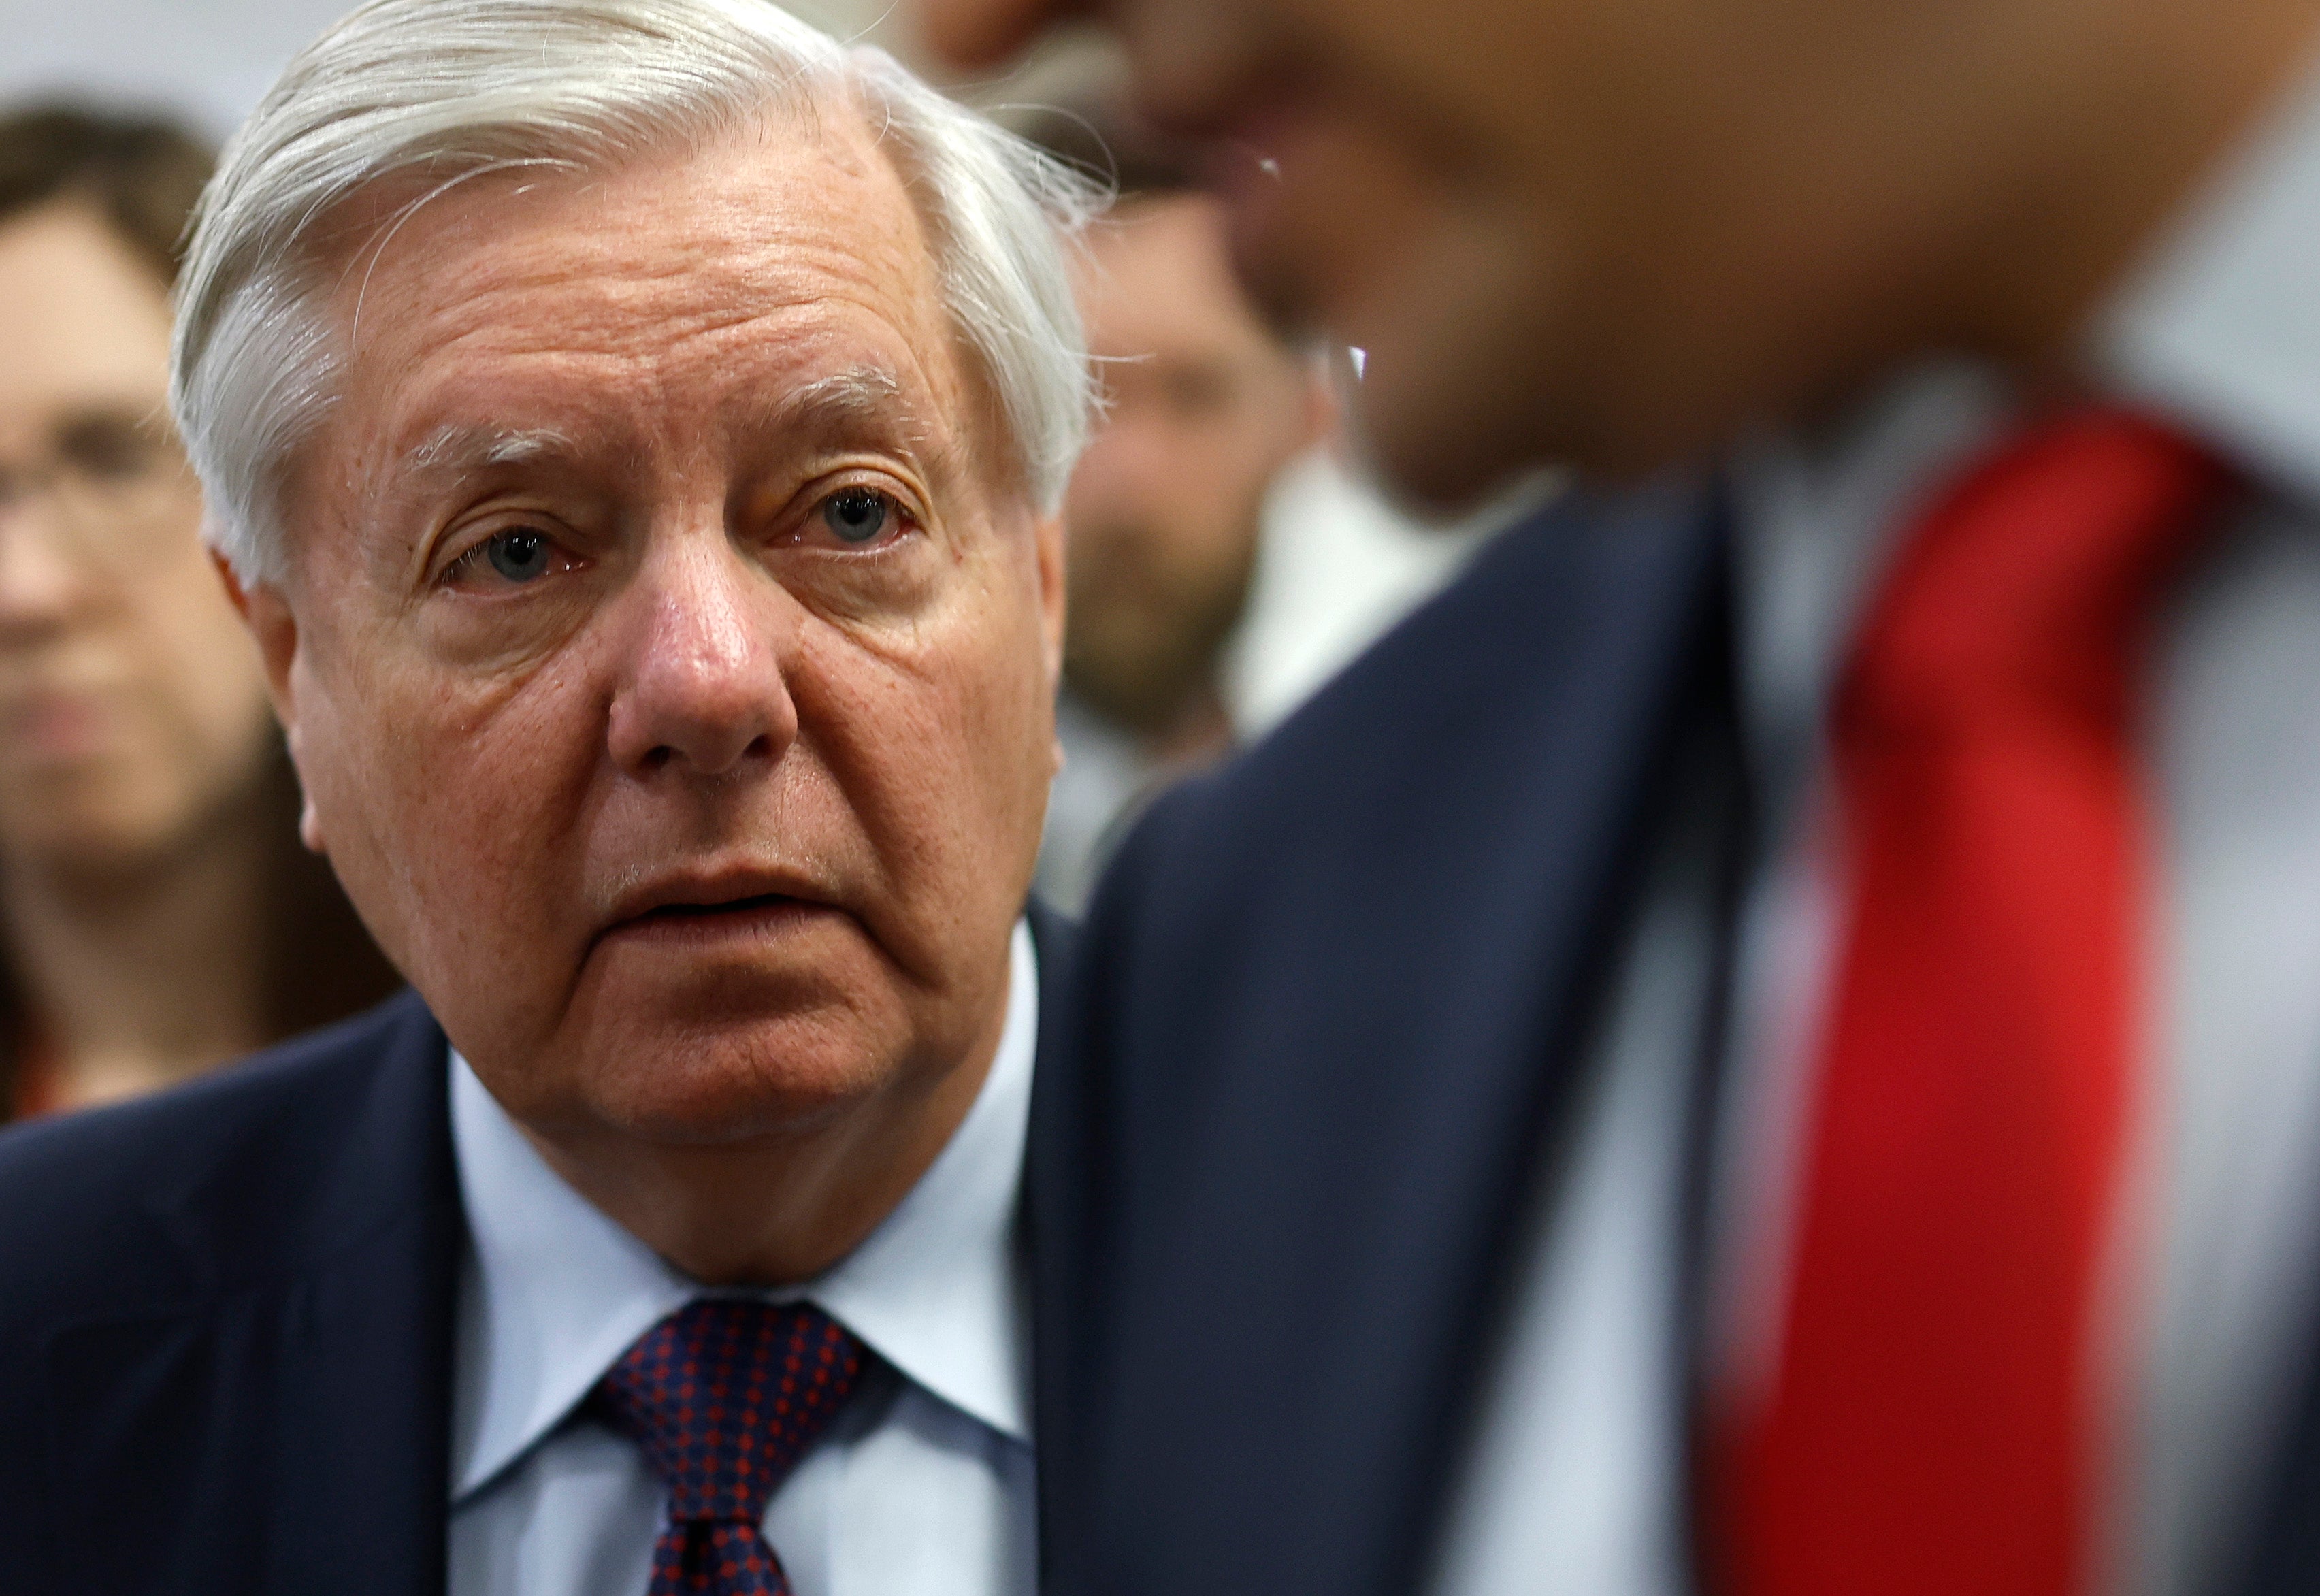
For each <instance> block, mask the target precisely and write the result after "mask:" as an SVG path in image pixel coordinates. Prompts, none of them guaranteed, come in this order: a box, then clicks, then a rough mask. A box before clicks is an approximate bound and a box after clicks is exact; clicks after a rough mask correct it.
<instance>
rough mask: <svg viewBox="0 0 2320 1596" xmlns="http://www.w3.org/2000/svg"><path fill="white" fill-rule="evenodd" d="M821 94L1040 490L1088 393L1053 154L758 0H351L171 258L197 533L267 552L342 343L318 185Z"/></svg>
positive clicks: (1032, 485) (684, 126) (611, 150)
mask: <svg viewBox="0 0 2320 1596" xmlns="http://www.w3.org/2000/svg"><path fill="white" fill-rule="evenodd" d="M833 104H850V105H852V106H854V107H856V108H857V109H858V110H859V111H860V112H861V113H862V114H863V115H864V116H865V118H866V119H867V120H868V122H869V123H870V125H871V127H872V128H873V129H874V130H877V131H879V132H880V136H881V141H882V144H883V146H884V149H885V150H886V151H887V152H888V154H889V156H890V158H891V159H893V160H894V162H895V164H896V168H897V169H898V170H899V171H900V172H901V173H902V177H903V179H904V181H905V183H906V184H907V185H908V186H909V188H910V191H911V195H912V196H913V199H914V201H915V203H916V204H918V205H919V206H920V214H921V218H922V220H923V221H924V222H925V223H926V224H927V227H928V231H929V234H930V236H931V239H932V240H933V247H934V249H935V253H936V265H937V271H938V279H939V281H940V284H941V287H942V293H943V295H944V298H945V301H946V303H947V307H948V310H949V313H950V315H951V319H952V321H953V322H954V324H955V327H956V332H957V334H958V336H959V337H960V338H961V339H962V340H964V343H965V347H966V348H967V349H969V350H970V351H971V352H972V355H973V358H974V361H975V362H976V363H978V364H979V365H980V366H981V367H982V375H983V377H984V378H985V379H986V380H988V382H989V383H990V384H991V386H992V392H993V394H994V395H995V396H996V398H997V400H998V403H999V408H1000V411H1001V414H1002V415H1003V417H1004V419H1005V421H1006V423H1007V426H1008V429H1009V431H1010V435H1011V442H1012V444H1013V446H1014V449H1015V450H1016V452H1017V454H1018V457H1019V458H1018V460H1017V461H1016V462H1015V464H1016V465H1017V466H1018V467H1019V468H1020V471H1021V474H1022V478H1023V481H1024V483H1025V485H1026V486H1027V487H1028V488H1029V492H1030V494H1032V496H1033V497H1034V499H1035V500H1036V501H1037V502H1038V505H1039V507H1040V508H1041V509H1042V510H1052V509H1053V508H1054V507H1055V506H1056V504H1057V503H1060V502H1061V499H1062V494H1063V489H1064V484H1065V478H1066V477H1067V476H1069V474H1070V471H1071V467H1072V465H1073V462H1074V460H1075V459H1076V458H1078V456H1079V452H1080V449H1081V448H1082V447H1083V444H1084V443H1085V441H1086V437H1087V425H1088V417H1089V412H1090V405H1091V396H1092V394H1091V384H1090V379H1089V374H1088V362H1087V356H1086V347H1085V339H1084V337H1083V333H1082V331H1081V328H1080V320H1079V313H1078V311H1077V309H1076V308H1075V307H1074V303H1073V298H1072V286H1071V280H1070V276H1069V269H1068V266H1067V263H1066V261H1065V256H1064V240H1065V236H1066V235H1068V234H1071V233H1074V232H1075V231H1077V230H1078V229H1079V228H1080V227H1082V226H1083V225H1084V223H1085V222H1087V220H1088V219H1089V217H1090V216H1091V215H1092V213H1093V212H1094V210H1095V209H1096V208H1097V203H1098V202H1097V196H1096V194H1095V192H1094V190H1093V188H1092V186H1091V185H1090V184H1088V183H1087V182H1086V181H1084V180H1083V179H1082V178H1081V177H1079V176H1078V175H1077V174H1075V173H1074V172H1072V171H1070V170H1069V169H1067V168H1064V167H1062V166H1061V165H1059V164H1058V163H1056V162H1055V161H1053V160H1051V159H1048V158H1047V157H1046V156H1043V155H1041V154H1040V153H1039V152H1038V150H1034V149H1033V148H1032V147H1031V146H1030V145H1029V144H1027V143H1025V142H1023V141H1021V140H1020V139H1018V138H1016V137H1015V136H1014V135H1012V134H1010V133H1008V132H1006V131H1003V130H1001V128H999V127H997V126H995V125H994V124H992V122H989V121H987V120H986V119H984V118H983V117H982V116H980V115H978V114H976V113H974V112H971V111H969V110H967V109H965V107H963V106H960V105H957V104H954V103H953V102H951V101H950V100H948V99H947V98H945V97H944V96H943V95H941V94H939V93H938V92H937V91H936V90H935V89H933V88H931V87H929V86H927V85H926V84H924V83H922V82H920V80H919V79H918V78H916V77H913V76H911V74H910V73H909V72H908V71H906V70H904V69H903V68H902V67H901V66H899V65H897V64H896V63H895V62H894V61H893V59H891V58H889V57H888V56H886V55H885V54H884V52H883V51H879V50H871V49H867V48H863V47H848V46H847V45H844V44H841V43H839V42H838V41H836V40H834V39H832V38H830V37H829V35H828V34H826V33H823V32H820V30H818V29H816V28H813V27H811V25H809V24H807V23H802V22H801V21H799V20H798V19H796V18H795V17H793V16H791V15H789V14H787V13H785V12H783V11H781V10H778V9H776V8H775V6H774V5H771V4H768V3H767V0H369V4H367V5H362V6H360V7H358V9H357V10H356V11H354V12H353V13H352V14H349V16H347V17H346V18H345V19H344V20H343V21H341V22H340V23H338V24H337V25H336V26H334V27H332V28H331V30H330V31H329V32H326V33H324V34H323V35H322V37H321V38H320V39H317V40H316V41H314V42H313V44H312V45H310V46H308V47H307V49H306V50H304V52H302V53H301V54H300V55H299V56H298V57H297V59H295V60H293V61H292V62H291V63H290V65H289V67H288V68H285V70H284V72H283V74H282V77H281V79H280V81H279V82H277V83H276V85H275V86H274V87H273V89H272V91H271V92H270V93H268V94H267V96H266V98H265V100H264V101H263V102H262V103H261V104H259V105H258V110H257V111H256V112H255V113H252V115H251V116H250V118H249V122H246V123H244V124H243V126H242V128H241V130H240V132H238V133H236V134H235V135H234V137H233V139H232V140H231V141H230V142H229V143H228V144H227V146H226V148H225V151H224V154H223V157H222V160H221V163H220V166H219V169H218V173H217V176H216V177H215V178H214V179H213V181H212V183H211V185H210V186H209V189H208V191H207V192H206V193H205V194H204V196H203V200H202V208H201V213H200V219H199V222H198V225H197V227H196V230H195V234H194V239H193V243H192V247H191V249H190V252H189V253H188V256H187V258H186V266H185V269H184V271H183V273H182V274H181V276H180V277H179V279H178V287H177V342H176V349H175V351H174V357H173V363H172V372H171V386H170V399H171V404H173V406H174V407H175V409H176V412H177V424H178V427H179V429H180V430H181V431H183V433H184V435H185V439H186V447H187V448H188V449H190V450H191V452H192V455H193V459H194V464H195V467H196V469H198V470H199V472H200V473H201V477H202V481H203V484H204V486H205V487H206V488H207V490H208V492H209V494H210V499H211V514H210V523H209V533H208V535H209V539H210V541H211V543H212V545H213V547H215V548H216V549H218V550H219V551H220V552H221V553H222V554H223V555H224V556H225V557H226V558H227V559H228V560H229V561H230V562H231V564H232V566H233V568H234V570H235V571H236V573H237V574H238V575H240V576H242V577H243V578H244V579H245V580H249V581H270V580H279V579H280V578H281V576H283V574H284V544H285V539H284V536H283V527H282V517H281V505H280V503H279V498H280V489H281V485H282V477H283V474H284V470H285V466H286V465H287V463H288V461H289V459H290V458H291V456H292V454H293V453H294V451H295V450H296V449H298V448H299V447H300V445H301V444H302V443H304V441H305V440H307V439H308V438H309V437H311V436H312V434H313V431H314V428H315V426H316V425H317V423H318V422H320V421H321V420H322V416H323V415H324V413H326V412H327V411H328V409H329V407H330V405H331V403H332V401H333V399H334V398H335V396H336V394H337V390H338V384H339V381H340V376H341V374H342V371H343V367H344V363H345V357H346V350H345V349H344V340H343V336H342V333H341V330H340V329H339V328H338V327H337V326H335V325H334V324H333V322H332V320H331V313H330V310H329V307H328V305H327V304H326V303H325V301H326V299H327V296H328V295H329V292H330V285H329V283H328V282H326V281H325V280H324V277H323V276H322V271H321V269H320V263H319V261H318V259H317V255H318V253H319V250H320V248H321V244H320V241H319V240H316V239H315V238H314V237H313V229H314V227H315V225H316V223H317V222H318V221H319V220H321V219H322V218H324V217H326V216H328V215H329V214H330V213H331V212H332V211H333V209H334V208H335V207H338V206H340V205H341V204H344V203H345V202H346V201H347V200H349V198H351V197H352V196H353V195H356V194H357V193H358V192H359V191H361V190H363V189H365V188H367V187H368V186H370V185H372V184H374V183H377V182H379V181H381V180H382V179H388V178H395V179H400V180H403V181H423V182H424V184H425V185H426V187H425V191H424V192H425V193H426V195H429V196H432V195H436V194H440V193H441V192H442V191H443V190H444V189H446V188H449V187H450V186H454V185H456V184H458V183H461V182H464V181H467V179H469V178H471V177H477V176H481V175H484V174H486V173H491V172H496V171H505V170H509V169H512V168H521V167H553V168H568V169H575V170H597V171H601V170H603V169H606V168H611V167H612V166H615V165H617V164H618V163H619V162H620V161H621V160H622V159H626V158H630V157H633V156H635V155H638V154H640V153H643V152H645V151H647V150H651V149H653V148H654V147H656V146H665V145H666V143H667V142H668V141H671V140H685V139H692V140H708V139H711V138H714V137H716V136H718V135H719V134H720V133H722V132H725V131H729V130H738V129H739V128H741V127H743V126H746V125H747V124H748V122H750V121H751V120H752V119H755V118H757V117H760V116H763V115H764V114H766V113H767V112H769V111H792V112H802V113H811V111H813V110H814V109H816V108H819V107H823V106H829V105H833ZM407 213H408V212H407V211H406V212H405V214H407ZM389 225H393V224H392V223H390V224H389Z"/></svg>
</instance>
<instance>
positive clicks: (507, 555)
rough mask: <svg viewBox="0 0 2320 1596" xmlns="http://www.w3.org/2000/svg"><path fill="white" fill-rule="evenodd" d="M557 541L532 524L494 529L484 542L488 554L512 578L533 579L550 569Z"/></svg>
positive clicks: (517, 580) (494, 563)
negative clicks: (548, 537)
mask: <svg viewBox="0 0 2320 1596" xmlns="http://www.w3.org/2000/svg"><path fill="white" fill-rule="evenodd" d="M553 547H554V546H553V545H551V544H550V543H549V542H548V540H547V539H546V538H545V537H543V536H541V535H540V534H539V533H538V532H535V531H533V530H530V528H528V527H518V528H515V529H514V530H512V531H505V532H494V534H493V535H492V536H491V537H490V538H488V539H486V540H485V542H484V558H485V559H487V560H489V561H490V562H491V566H492V569H493V570H494V571H497V572H498V573H499V574H500V575H501V576H504V577H506V578H507V579H508V580H509V581H511V582H529V581H531V580H532V579H533V578H534V577H536V576H545V575H546V574H547V572H548V556H549V554H550V553H551V552H552V550H553Z"/></svg>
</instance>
